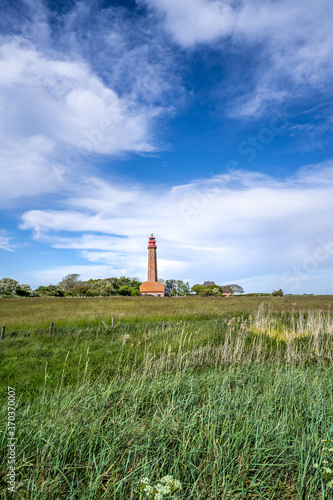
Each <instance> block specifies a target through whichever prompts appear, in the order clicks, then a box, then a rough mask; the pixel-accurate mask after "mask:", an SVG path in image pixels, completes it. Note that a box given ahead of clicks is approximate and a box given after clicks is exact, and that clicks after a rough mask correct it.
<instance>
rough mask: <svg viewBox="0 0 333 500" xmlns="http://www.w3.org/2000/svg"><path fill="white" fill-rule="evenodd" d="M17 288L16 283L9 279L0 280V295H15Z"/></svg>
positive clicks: (17, 284)
mask: <svg viewBox="0 0 333 500" xmlns="http://www.w3.org/2000/svg"><path fill="white" fill-rule="evenodd" d="M18 287H19V282H18V281H15V280H13V279H11V278H3V279H2V280H0V295H16V290H17V289H18Z"/></svg>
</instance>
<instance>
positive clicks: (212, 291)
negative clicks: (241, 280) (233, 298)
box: [191, 284, 244, 297]
mask: <svg viewBox="0 0 333 500" xmlns="http://www.w3.org/2000/svg"><path fill="white" fill-rule="evenodd" d="M191 292H195V293H196V294H197V295H199V297H210V296H213V297H220V296H222V295H234V293H244V290H243V288H242V287H241V286H239V285H225V286H220V285H215V284H214V285H194V286H192V288H191Z"/></svg>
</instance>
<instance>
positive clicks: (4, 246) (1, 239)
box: [0, 230, 14, 252]
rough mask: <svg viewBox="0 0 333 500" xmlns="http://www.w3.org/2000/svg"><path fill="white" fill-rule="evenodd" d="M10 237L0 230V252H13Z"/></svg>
mask: <svg viewBox="0 0 333 500" xmlns="http://www.w3.org/2000/svg"><path fill="white" fill-rule="evenodd" d="M11 239H12V238H11V237H10V236H8V234H7V233H6V232H5V231H1V230H0V250H6V251H7V252H14V246H13V244H12V243H11Z"/></svg>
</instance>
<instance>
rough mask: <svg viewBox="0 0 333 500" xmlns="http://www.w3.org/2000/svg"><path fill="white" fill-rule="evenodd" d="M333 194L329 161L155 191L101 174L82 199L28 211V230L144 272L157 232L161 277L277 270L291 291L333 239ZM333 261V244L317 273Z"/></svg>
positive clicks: (226, 278) (220, 278)
mask: <svg viewBox="0 0 333 500" xmlns="http://www.w3.org/2000/svg"><path fill="white" fill-rule="evenodd" d="M318 172H320V175H318ZM110 193H113V195H114V196H110ZM332 196H333V165H332V164H331V163H327V164H325V165H317V166H310V167H305V168H303V169H301V170H300V171H299V172H298V173H297V175H294V176H293V177H291V178H288V179H286V180H284V181H281V180H276V179H273V178H271V177H269V176H267V175H263V174H259V173H256V172H252V173H249V172H244V171H242V170H234V171H230V172H228V173H224V174H221V175H217V176H214V177H213V178H208V179H206V180H198V181H194V182H191V183H189V184H185V185H180V186H174V187H173V188H171V189H165V190H160V189H157V188H156V189H155V190H151V191H150V192H149V193H148V195H147V192H146V190H145V189H144V188H143V187H137V188H136V189H135V190H133V189H132V188H130V187H127V188H126V187H125V186H124V187H123V188H122V189H119V188H118V187H117V186H114V185H112V184H110V183H107V182H105V181H102V180H101V179H95V180H94V182H92V183H90V187H89V186H87V187H86V189H85V196H84V197H79V196H78V193H73V196H72V197H70V198H69V199H68V200H67V205H68V206H69V207H68V208H67V209H66V210H30V211H27V212H26V213H25V214H24V215H23V218H22V225H21V228H22V229H26V230H32V231H34V234H35V238H36V239H37V240H39V241H47V242H48V243H49V244H51V245H52V246H53V247H55V248H62V249H72V250H76V251H77V252H78V254H79V255H80V257H83V258H84V259H86V260H87V261H88V262H90V263H93V264H99V265H109V266H111V269H114V270H115V271H116V272H117V267H119V270H120V269H121V272H122V273H124V274H130V275H138V276H139V277H140V278H142V279H143V278H144V277H145V272H146V243H147V242H146V240H147V237H148V236H149V234H150V233H151V232H154V234H155V235H156V237H157V242H158V247H159V250H158V252H159V267H160V275H161V276H165V277H172V276H178V277H179V276H180V277H182V278H183V279H190V278H191V277H192V276H195V277H196V279H197V280H199V281H203V280H205V279H208V278H209V279H215V280H216V281H217V282H220V283H226V282H230V281H243V282H246V281H247V280H249V279H250V278H251V277H252V278H253V277H255V276H262V275H270V274H275V281H277V282H278V283H280V284H281V286H282V287H283V285H284V288H285V289H286V286H288V280H286V276H287V275H289V276H291V274H292V273H293V266H296V265H302V263H303V262H304V259H306V258H308V257H311V255H312V254H313V252H314V250H315V247H316V246H317V245H318V244H319V243H320V241H323V240H324V241H329V238H330V237H331V221H330V211H331V200H332ZM115 200H116V201H115ZM75 233H76V234H77V235H75ZM328 244H329V243H328ZM332 263H333V250H332V254H328V255H327V258H325V259H322V260H321V261H320V262H319V261H318V266H317V267H316V269H313V271H319V270H321V269H328V268H329V266H330V265H332ZM119 272H120V271H119ZM119 272H118V274H119ZM289 281H290V282H291V279H290V280H289ZM264 283H265V279H264V280H262V281H261V284H259V285H258V286H260V285H261V290H262V286H265V285H264Z"/></svg>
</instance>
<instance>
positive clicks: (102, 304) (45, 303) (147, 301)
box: [0, 295, 333, 326]
mask: <svg viewBox="0 0 333 500" xmlns="http://www.w3.org/2000/svg"><path fill="white" fill-rule="evenodd" d="M260 304H263V305H264V308H265V309H266V310H271V311H275V312H281V313H286V312H292V311H303V312H309V311H316V310H317V311H318V310H320V311H324V312H330V311H332V310H333V295H323V296H318V295H317V296H315V295H314V296H303V295H299V296H295V295H293V296H285V297H272V296H268V297H267V296H266V297H246V296H245V297H242V296H234V297H164V298H163V299H161V298H156V297H120V296H118V297H95V298H76V297H73V298H69V297H67V298H54V297H50V298H32V299H27V298H21V299H18V298H15V299H1V300H0V325H10V326H12V325H13V326H18V325H33V326H35V325H36V324H47V323H50V322H51V321H52V322H60V323H61V324H67V323H70V322H75V323H77V322H82V323H83V322H86V323H89V322H93V321H99V322H101V320H104V321H109V320H110V319H111V318H112V317H114V318H115V319H117V320H121V321H145V320H146V321H151V320H166V319H174V320H181V319H182V320H193V319H215V318H219V317H221V316H224V315H225V314H228V313H231V314H234V313H240V314H242V313H252V312H253V311H256V310H257V309H258V307H259V305H260Z"/></svg>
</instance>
